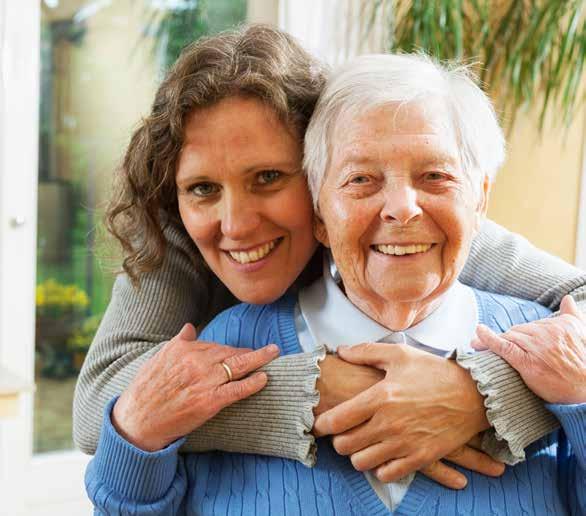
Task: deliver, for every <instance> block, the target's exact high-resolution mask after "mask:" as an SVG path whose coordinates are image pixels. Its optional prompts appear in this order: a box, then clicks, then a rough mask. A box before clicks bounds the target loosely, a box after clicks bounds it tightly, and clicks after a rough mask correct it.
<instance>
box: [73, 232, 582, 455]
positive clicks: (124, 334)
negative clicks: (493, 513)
mask: <svg viewBox="0 0 586 516" xmlns="http://www.w3.org/2000/svg"><path fill="white" fill-rule="evenodd" d="M166 238H167V241H168V249H167V253H166V257H165V261H164V264H163V266H162V267H161V268H160V269H159V270H157V271H156V272H153V273H149V274H146V275H144V276H143V277H142V280H141V288H140V289H139V290H137V289H135V288H134V287H133V286H132V285H131V283H130V281H129V280H128V278H127V276H126V275H119V276H118V277H117V279H116V282H115V284H114V288H113V291H112V299H111V301H110V305H109V306H108V309H107V311H106V314H105V316H104V318H103V320H102V323H101V325H100V328H99V330H98V332H97V334H96V336H95V338H94V341H93V343H92V346H91V348H90V350H89V352H88V355H87V358H86V361H85V363H84V365H83V368H82V371H81V373H80V376H79V378H78V382H77V386H76V389H75V398H74V402H73V437H74V441H75V444H76V445H77V446H78V447H79V448H80V449H81V450H82V451H83V452H85V453H90V454H91V453H94V452H95V449H96V446H97V442H98V437H99V433H100V428H101V420H102V414H103V409H104V407H105V405H106V404H107V403H108V401H109V400H110V399H112V397H114V396H115V395H117V394H119V393H120V392H122V391H123V390H124V389H125V388H126V387H127V386H128V385H129V383H130V382H131V381H132V379H133V378H134V376H135V374H136V372H137V371H138V369H139V367H140V366H141V365H142V364H143V363H144V362H145V361H146V360H147V359H148V358H150V357H151V356H153V355H154V354H155V353H156V352H157V351H158V350H159V349H160V348H161V346H162V345H163V344H165V342H167V341H168V340H169V339H171V338H172V337H173V336H174V335H176V334H177V333H178V332H179V330H180V329H181V327H182V326H183V324H184V323H185V322H188V321H189V322H192V323H193V324H195V325H196V326H200V327H201V325H202V324H204V323H205V322H207V321H208V320H209V319H210V318H211V317H213V315H215V314H216V313H218V311H220V310H222V309H223V308H225V307H227V306H229V305H230V304H232V303H234V299H233V298H232V297H231V296H230V294H229V292H228V291H227V290H226V288H225V287H224V286H223V285H221V284H220V283H219V281H218V280H217V279H216V278H215V277H214V276H213V274H211V273H209V272H204V273H201V272H200V273H198V272H197V269H199V270H201V267H196V266H195V264H196V263H197V260H198V258H197V251H196V250H195V248H194V245H193V243H192V242H191V240H190V239H189V237H188V236H187V235H185V234H184V233H183V232H181V231H178V230H177V229H174V228H172V227H169V228H167V230H166ZM460 279H461V280H462V281H463V282H465V283H467V284H469V285H471V286H474V287H476V288H478V289H482V290H488V291H492V292H497V293H502V294H508V295H513V296H518V297H524V298H526V299H533V300H536V301H538V302H539V303H541V304H542V305H544V306H547V307H549V308H551V309H553V310H555V309H557V307H558V305H559V302H560V300H561V298H562V297H563V296H564V295H565V294H568V293H572V294H573V295H574V297H575V299H576V300H577V301H578V304H579V306H580V309H581V310H583V311H586V274H584V273H583V272H582V271H580V270H579V269H577V268H575V267H572V266H571V265H569V264H567V263H565V262H563V261H562V260H560V259H558V258H555V257H553V256H551V255H549V254H547V253H545V252H542V251H540V250H537V249H536V248H535V247H533V246H532V245H531V244H530V243H529V242H527V241H526V240H525V239H523V238H522V237H520V236H518V235H514V234H512V233H510V232H508V231H507V230H505V229H504V228H502V227H500V226H498V225H497V224H495V223H493V222H490V221H486V222H485V223H484V225H483V228H482V232H481V233H480V234H479V235H478V236H477V237H476V239H475V241H474V243H473V246H472V249H471V253H470V257H469V259H468V262H467V264H466V267H465V269H464V271H463V272H462V274H461V276H460ZM321 354H322V351H320V350H318V351H316V352H314V353H304V354H299V355H290V356H286V357H281V358H278V359H277V360H275V361H273V362H272V363H271V364H269V365H268V366H266V367H265V368H264V370H265V371H266V372H267V374H268V376H269V383H268V385H267V386H266V387H265V388H264V389H263V390H262V391H261V392H260V393H258V394H256V395H254V396H252V397H250V398H248V399H246V400H243V401H240V402H238V403H235V404H234V405H232V406H230V407H227V408H225V409H224V410H222V411H221V412H220V413H219V414H218V415H217V416H216V417H215V418H213V419H212V420H210V421H208V422H207V423H206V424H205V425H203V426H202V427H200V428H198V429H196V430H195V431H193V432H192V433H191V434H190V435H189V436H188V438H187V441H186V443H185V445H184V446H183V448H182V450H183V451H185V452H198V451H207V450H213V449H218V450H223V451H231V452H242V453H257V454H262V455H275V456H280V457H285V458H290V459H295V460H299V461H301V462H302V463H304V464H306V465H312V464H313V463H314V461H315V440H314V438H313V436H312V435H311V434H310V431H311V428H312V426H313V411H312V409H313V407H314V406H315V405H316V404H317V402H318V397H319V394H318V393H317V392H316V390H315V382H316V379H317V377H318V375H319V367H318V365H317V364H318V359H319V358H320V356H321ZM458 362H459V364H460V365H461V366H463V367H465V368H467V369H469V370H470V373H471V375H472V377H473V378H474V380H475V381H476V382H477V384H478V389H479V391H480V392H481V393H482V394H483V395H484V396H485V397H486V399H485V405H486V407H487V416H488V420H489V422H490V423H491V425H492V430H491V431H489V432H487V433H486V435H485V439H484V443H483V446H484V449H485V450H486V451H488V452H489V453H491V454H492V455H493V456H496V457H498V458H499V459H501V460H505V461H506V462H508V463H511V464H512V463H515V462H517V461H519V460H522V459H523V458H524V451H523V449H524V448H525V447H526V446H527V445H529V444H530V443H532V442H534V441H535V440H537V439H539V438H540V437H542V436H543V435H545V434H547V433H549V432H551V431H552V430H553V429H554V428H555V427H556V426H557V422H556V420H555V419H554V418H553V416H552V415H551V414H550V413H549V412H548V411H547V410H546V409H545V407H544V406H543V403H542V401H541V399H540V398H538V397H536V396H535V395H534V394H533V393H531V392H530V391H529V390H528V389H527V387H526V386H525V384H524V383H523V382H522V380H521V378H520V377H519V375H518V374H517V373H516V372H515V371H514V370H513V369H512V368H511V367H510V366H509V365H508V364H507V363H506V362H505V361H504V360H502V359H501V358H499V357H498V356H496V355H494V354H493V353H491V352H482V353H478V354H476V355H474V356H472V357H458Z"/></svg>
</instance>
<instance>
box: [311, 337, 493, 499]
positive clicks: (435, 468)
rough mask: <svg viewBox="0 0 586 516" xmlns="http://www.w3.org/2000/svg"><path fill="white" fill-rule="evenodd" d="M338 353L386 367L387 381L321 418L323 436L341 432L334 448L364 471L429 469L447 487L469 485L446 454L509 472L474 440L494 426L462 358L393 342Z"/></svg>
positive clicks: (390, 476) (389, 476)
mask: <svg viewBox="0 0 586 516" xmlns="http://www.w3.org/2000/svg"><path fill="white" fill-rule="evenodd" d="M338 354H339V356H340V357H341V358H342V359H344V360H346V361H348V362H351V363H354V364H360V365H370V366H372V367H375V368H377V369H380V370H383V371H385V378H384V380H382V381H380V382H378V383H377V384H375V385H374V386H373V387H370V388H369V389H367V390H366V391H364V392H363V393H361V394H359V395H358V396H356V397H354V398H353V399H351V400H349V401H346V402H343V403H341V404H340V405H338V406H337V407H335V408H333V409H331V410H329V411H327V412H325V413H323V414H321V415H319V416H318V417H317V418H316V421H315V424H314V433H315V434H316V435H329V434H334V435H335V437H334V438H333V444H334V448H335V449H336V451H337V452H338V453H340V454H342V455H349V456H350V459H351V460H352V463H353V465H354V467H355V468H356V469H357V470H359V471H365V470H374V474H375V475H376V476H377V478H378V479H379V480H381V481H383V482H391V481H395V480H398V479H399V478H401V477H403V476H405V475H407V474H408V473H411V472H414V471H417V470H421V472H422V473H424V474H426V475H427V476H429V477H430V478H432V479H434V480H436V481H439V482H440V483H441V484H443V485H445V486H447V487H452V488H462V487H464V486H465V485H466V477H465V476H464V475H462V474H461V473H459V472H458V471H456V470H455V469H452V468H449V467H448V466H446V465H445V464H442V463H441V462H438V460H439V459H440V458H442V457H446V458H447V459H448V460H450V461H452V462H454V463H456V464H459V465H461V466H463V467H466V468H469V469H473V470H475V471H478V472H480V473H483V474H486V475H491V476H497V475H500V474H502V472H503V471H504V465H503V464H501V463H500V462H497V461H494V460H493V459H491V458H490V457H488V456H487V455H485V454H483V453H481V452H479V451H477V450H476V449H474V448H473V447H472V446H466V443H468V441H470V440H471V439H472V438H473V437H474V436H476V435H477V434H478V433H479V432H481V431H483V430H485V429H487V428H488V426H489V425H488V421H487V420H486V415H485V408H484V400H483V398H482V396H481V395H480V393H479V392H478V390H477V388H476V384H475V383H474V381H473V380H472V378H471V377H470V375H469V374H468V373H467V372H466V371H465V370H464V369H462V368H461V367H460V366H458V365H457V364H456V363H455V362H454V361H451V360H447V359H444V358H441V357H437V356H435V355H432V354H430V353H425V352H422V351H419V350H417V349H415V348H413V347H410V346H404V345H389V344H361V345H358V346H353V347H351V348H345V347H344V348H339V349H338Z"/></svg>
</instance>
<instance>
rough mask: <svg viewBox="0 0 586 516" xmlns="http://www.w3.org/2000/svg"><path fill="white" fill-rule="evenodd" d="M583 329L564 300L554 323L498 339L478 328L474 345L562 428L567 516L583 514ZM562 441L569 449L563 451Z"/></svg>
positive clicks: (585, 404) (561, 459)
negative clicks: (500, 363) (500, 361)
mask: <svg viewBox="0 0 586 516" xmlns="http://www.w3.org/2000/svg"><path fill="white" fill-rule="evenodd" d="M585 323H586V316H584V314H583V313H581V312H580V311H579V309H578V307H577V306H576V303H575V302H574V301H573V299H572V297H571V296H567V297H565V298H564V299H563V300H562V303H561V307H560V316H559V317H555V318H550V319H544V320H541V321H537V323H534V324H520V325H517V326H513V327H511V328H510V329H509V330H508V331H507V332H505V333H503V334H501V335H496V334H495V333H494V332H492V331H490V329H488V328H485V327H479V330H478V339H476V341H475V342H474V343H473V344H474V346H475V347H477V348H480V347H486V348H488V349H491V350H493V351H494V352H495V353H498V354H499V355H502V356H503V357H505V358H506V359H507V361H508V362H509V363H510V364H511V365H512V366H513V367H514V368H515V369H516V370H517V371H518V372H519V374H520V376H521V377H522V378H523V381H524V382H525V383H526V384H527V386H528V387H529V388H530V389H531V390H532V391H534V392H536V393H537V394H539V396H541V398H543V399H544V400H545V401H547V402H548V403H549V405H547V407H548V408H549V410H551V412H552V413H553V414H554V415H555V416H556V417H557V418H558V419H559V421H560V422H561V424H562V427H563V429H564V433H565V436H564V435H562V436H561V437H560V439H561V442H560V443H559V445H558V457H557V460H558V472H559V475H560V484H561V485H562V487H563V488H564V489H565V493H564V497H565V498H566V499H567V500H568V501H569V504H570V510H571V513H572V514H584V513H585V512H586V490H585V489H584V486H586V324H585ZM537 341H539V342H541V344H540V345H536V344H535V342H537ZM566 436H567V440H568V441H569V443H570V446H567V445H564V442H563V441H564V440H565V439H566Z"/></svg>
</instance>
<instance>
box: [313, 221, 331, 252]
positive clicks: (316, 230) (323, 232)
mask: <svg viewBox="0 0 586 516" xmlns="http://www.w3.org/2000/svg"><path fill="white" fill-rule="evenodd" d="M313 235H314V236H315V239H316V240H317V241H318V242H319V243H320V244H322V245H323V246H325V247H330V240H329V238H328V231H327V229H326V226H325V224H324V223H323V220H322V219H321V218H320V216H319V215H318V214H317V213H316V214H315V215H314V216H313Z"/></svg>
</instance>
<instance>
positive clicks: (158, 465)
mask: <svg viewBox="0 0 586 516" xmlns="http://www.w3.org/2000/svg"><path fill="white" fill-rule="evenodd" d="M475 293H476V297H477V301H478V308H479V320H480V322H482V323H484V324H486V325H487V326H489V327H491V328H492V329H493V330H495V331H505V330H506V329H507V328H509V327H510V326H512V325H514V324H519V323H524V322H528V321H530V320H534V319H538V318H541V317H544V316H546V315H547V314H548V313H549V312H548V311H547V309H545V308H543V307H542V306H540V305H537V304H535V303H533V302H529V301H524V300H520V299H515V298H511V297H505V296H499V295H493V294H488V293H484V292H480V291H475ZM295 303H296V299H295V298H294V297H292V296H286V297H284V298H282V299H281V300H279V301H277V302H275V303H273V304H271V305H267V306H254V305H246V304H241V305H238V306H235V307H232V308H230V309H229V310H227V311H225V312H223V313H222V314H220V315H219V316H218V317H216V318H215V319H214V320H213V321H212V322H211V323H210V325H209V326H208V327H207V328H206V329H205V330H204V332H203V333H202V334H201V335H200V338H201V339H203V340H208V341H216V342H220V343H225V344H230V345H232V346H240V347H244V346H251V345H252V346H254V347H261V346H263V345H265V344H268V343H270V342H275V343H277V344H279V345H280V347H281V350H282V353H283V354H289V353H297V352H300V348H299V342H298V340H297V336H296V332H295V326H294V319H293V309H294V306H295ZM114 402H115V399H114V400H112V402H111V403H110V404H109V405H108V407H107V408H106V412H105V417H104V424H103V428H102V433H101V437H100V442H99V445H98V449H97V452H96V456H95V458H94V459H93V460H92V461H91V463H90V464H89V466H88V469H87V473H86V487H87V491H88V494H89V497H90V499H91V500H92V502H93V503H94V506H95V514H111V515H114V514H132V515H147V514H148V515H174V514H185V515H196V514H197V515H206V516H207V515H216V514H218V515H220V514H221V515H232V514H234V515H236V514H237V515H252V514H259V515H263V516H264V515H269V514H273V515H285V514H287V515H319V516H326V515H330V514H332V515H333V514H337V515H365V516H366V515H369V516H372V515H378V514H389V511H388V509H387V508H386V507H385V506H384V504H383V503H382V502H381V501H380V500H379V498H378V497H377V495H376V494H375V492H374V491H373V490H372V488H371V487H370V485H369V483H368V482H367V480H366V478H365V476H364V475H363V474H362V473H359V472H357V471H355V470H354V469H353V468H352V465H351V463H350V461H349V460H348V459H347V458H346V457H342V456H339V455H337V454H336V453H335V451H334V450H333V448H332V446H331V444H330V442H329V439H328V438H324V439H321V440H319V441H318V443H319V445H318V448H319V452H318V460H317V465H316V466H315V467H314V468H307V467H305V466H303V465H301V464H300V463H298V462H294V461H290V460H285V459H280V458H275V457H262V456H258V455H244V454H232V453H222V452H211V453H203V454H190V455H185V456H183V455H179V453H178V450H179V447H180V446H181V444H182V443H183V440H182V439H180V440H178V441H176V442H174V443H172V444H171V445H169V446H168V447H167V448H165V449H163V450H161V451H158V452H154V453H147V452H144V451H142V450H139V449H137V448H136V447H134V446H132V445H131V444H129V443H128V442H126V441H125V440H124V439H122V438H121V437H120V436H119V435H118V434H117V433H116V431H115V429H114V428H113V426H112V424H111V422H110V412H111V409H112V406H113V404H114ZM549 408H550V410H551V411H552V412H553V413H554V414H555V415H556V417H557V418H558V419H559V420H560V422H561V424H562V427H563V430H560V431H559V432H556V433H555V434H551V435H549V436H547V437H545V438H543V439H541V440H539V441H538V442H536V443H534V444H533V445H531V446H530V447H529V448H528V450H527V461H526V462H524V463H521V464H518V465H516V466H514V467H508V468H507V470H506V472H505V474H504V475H503V476H502V477H500V478H489V477H485V476H482V475H479V474H476V473H473V472H470V471H467V470H463V469H460V471H463V473H464V474H465V475H466V476H467V477H468V481H469V483H468V486H467V487H466V489H464V490H463V491H452V490H449V489H446V488H443V487H441V486H440V485H438V484H436V483H434V482H433V481H430V480H429V479H427V478H426V477H424V476H422V475H420V474H417V475H416V477H415V479H414V481H413V482H412V484H411V485H410V487H409V491H408V492H407V494H406V495H405V498H404V499H403V501H402V502H401V504H400V506H399V508H398V509H397V510H396V511H395V514H404V515H412V514H430V515H431V514H434V515H442V516H443V515H451V514H453V515H472V514H478V515H487V514H501V515H517V514H535V515H545V514H555V515H563V514H586V404H581V405H550V406H549Z"/></svg>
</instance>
